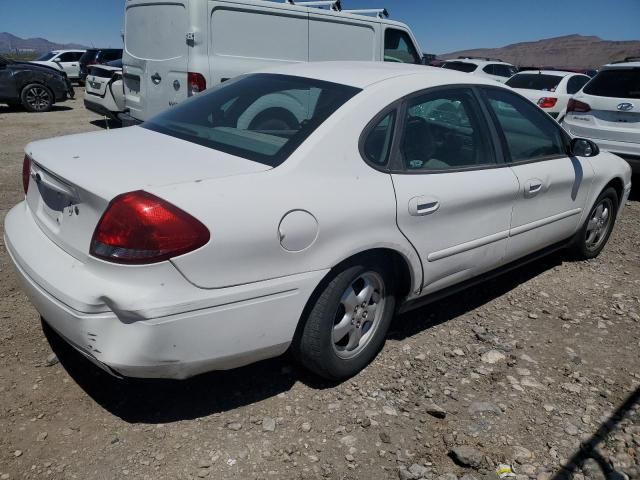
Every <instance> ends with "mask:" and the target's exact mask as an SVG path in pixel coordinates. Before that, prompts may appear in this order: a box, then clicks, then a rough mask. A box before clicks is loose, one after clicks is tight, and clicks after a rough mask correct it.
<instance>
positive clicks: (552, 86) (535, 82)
mask: <svg viewBox="0 0 640 480" xmlns="http://www.w3.org/2000/svg"><path fill="white" fill-rule="evenodd" d="M561 80H562V77H559V76H557V75H546V74H543V73H520V74H518V75H515V76H513V77H511V78H510V79H509V80H507V85H508V86H510V87H511V88H527V89H529V90H544V91H546V92H555V91H556V88H557V87H558V84H559V83H560V81H561Z"/></svg>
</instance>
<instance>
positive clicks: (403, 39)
mask: <svg viewBox="0 0 640 480" xmlns="http://www.w3.org/2000/svg"><path fill="white" fill-rule="evenodd" d="M384 61H385V62H398V63H420V57H419V56H418V52H416V49H415V47H414V46H413V42H412V41H411V37H409V35H408V34H407V32H403V31H402V30H396V29H393V28H387V30H386V31H385V32H384Z"/></svg>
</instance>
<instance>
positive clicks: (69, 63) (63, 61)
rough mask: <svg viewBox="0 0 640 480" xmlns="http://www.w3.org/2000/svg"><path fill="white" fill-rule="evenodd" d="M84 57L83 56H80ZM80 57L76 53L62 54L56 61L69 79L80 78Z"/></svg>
mask: <svg viewBox="0 0 640 480" xmlns="http://www.w3.org/2000/svg"><path fill="white" fill-rule="evenodd" d="M80 55H82V54H80ZM79 59H80V57H79V56H78V54H77V53H76V52H65V53H61V54H60V56H58V58H57V59H56V61H57V62H58V65H60V68H62V70H64V72H65V73H66V74H67V77H69V78H78V76H79V75H80V63H79Z"/></svg>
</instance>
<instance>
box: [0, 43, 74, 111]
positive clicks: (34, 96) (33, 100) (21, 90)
mask: <svg viewBox="0 0 640 480" xmlns="http://www.w3.org/2000/svg"><path fill="white" fill-rule="evenodd" d="M73 96H74V90H73V87H72V86H71V82H70V81H69V79H68V78H67V76H66V74H65V73H64V72H62V71H60V70H59V69H57V68H52V67H47V66H45V65H37V64H34V63H29V62H15V61H13V60H10V59H8V58H6V57H3V56H2V55H0V103H6V104H9V105H22V106H23V107H24V108H25V110H27V111H29V112H48V111H49V110H51V107H52V106H53V104H54V103H57V102H64V101H65V100H67V99H68V98H73Z"/></svg>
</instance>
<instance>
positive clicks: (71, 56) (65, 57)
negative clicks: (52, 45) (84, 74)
mask: <svg viewBox="0 0 640 480" xmlns="http://www.w3.org/2000/svg"><path fill="white" fill-rule="evenodd" d="M58 59H59V60H60V61H61V62H75V59H76V57H75V53H73V52H65V53H63V54H62V55H60V56H59V57H58Z"/></svg>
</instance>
